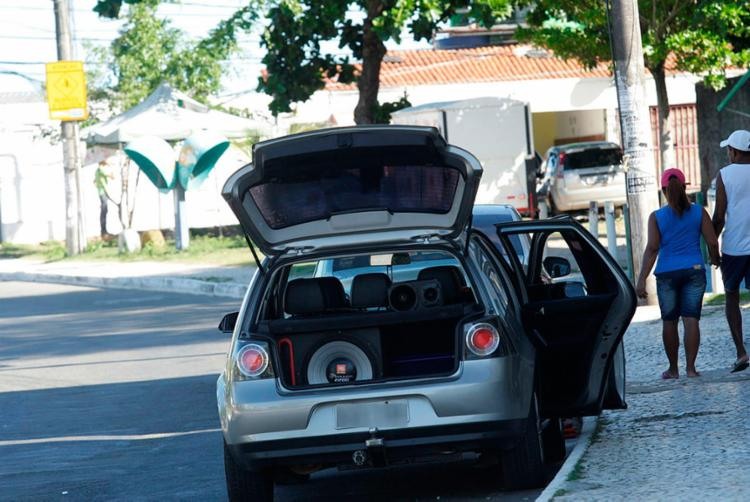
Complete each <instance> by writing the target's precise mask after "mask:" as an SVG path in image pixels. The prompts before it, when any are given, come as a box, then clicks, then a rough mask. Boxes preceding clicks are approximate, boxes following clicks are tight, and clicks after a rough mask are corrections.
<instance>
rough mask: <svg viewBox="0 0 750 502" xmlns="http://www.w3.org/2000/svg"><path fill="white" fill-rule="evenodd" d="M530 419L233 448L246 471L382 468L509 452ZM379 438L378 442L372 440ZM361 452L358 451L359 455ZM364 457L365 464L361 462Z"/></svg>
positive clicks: (244, 445) (354, 434) (286, 441)
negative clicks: (306, 467) (310, 467)
mask: <svg viewBox="0 0 750 502" xmlns="http://www.w3.org/2000/svg"><path fill="white" fill-rule="evenodd" d="M524 424H525V420H522V419H517V420H503V421H495V422H482V423H474V424H461V425H444V426H433V427H419V428H406V429H398V430H387V431H371V432H352V433H346V434H339V435H337V436H333V437H309V438H295V439H284V440H277V441H261V442H253V443H243V444H236V445H228V448H229V450H230V452H231V454H232V456H233V457H234V458H235V460H236V461H237V462H238V463H240V464H241V465H242V466H244V467H245V468H247V469H258V468H263V467H267V466H278V465H317V464H319V465H352V466H359V467H364V466H375V467H378V466H382V465H386V464H388V463H391V462H393V463H398V462H400V461H403V460H413V459H420V458H430V459H431V458H434V457H436V456H445V455H446V454H452V453H458V452H469V451H483V450H491V449H504V448H508V447H510V446H512V445H513V444H515V442H517V441H518V438H519V437H520V435H521V434H522V432H523V430H524V429H523V428H524ZM373 440H375V441H373ZM355 452H356V453H355ZM357 455H359V460H360V461H361V462H362V463H358V462H356V461H355V460H354V459H355V456H357Z"/></svg>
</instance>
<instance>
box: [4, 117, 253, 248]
mask: <svg viewBox="0 0 750 502" xmlns="http://www.w3.org/2000/svg"><path fill="white" fill-rule="evenodd" d="M47 113H48V111H47V104H46V103H45V102H32V103H19V104H0V221H1V224H2V227H1V230H2V235H1V236H2V239H3V241H5V242H13V243H18V244H23V243H27V244H33V243H38V242H43V241H47V240H64V239H65V189H64V177H63V166H62V145H61V144H60V143H55V144H53V143H51V142H50V140H49V139H45V138H42V137H40V131H41V128H42V127H44V128H47V129H48V130H50V131H55V132H56V131H59V127H60V126H59V122H55V121H50V120H49V119H48V118H47ZM84 153H85V147H83V146H82V148H81V155H82V156H83V155H84ZM248 161H249V158H248V156H247V155H246V154H245V153H244V152H242V151H240V150H238V149H235V148H233V147H232V148H230V149H229V150H227V152H226V153H225V154H224V156H222V158H221V159H220V160H219V162H218V164H217V165H216V167H215V168H214V169H213V171H212V172H211V174H210V175H209V176H208V178H207V179H206V181H205V182H204V184H203V185H202V186H201V187H200V188H198V189H196V190H194V191H188V192H187V196H186V198H187V203H188V223H189V225H190V226H191V227H195V228H198V227H212V226H217V225H234V224H236V223H237V219H236V218H235V217H234V214H232V212H231V211H230V210H229V206H228V205H227V204H226V202H225V201H224V199H223V198H222V197H221V193H220V191H221V187H222V186H223V184H224V181H225V180H226V179H227V178H228V177H229V176H230V175H231V174H232V173H233V172H234V171H236V170H237V169H239V168H240V167H241V166H242V165H244V164H245V163H247V162H248ZM97 165H98V164H97V163H96V162H95V163H91V164H88V165H83V166H82V168H81V171H80V183H81V188H82V197H83V214H84V224H85V228H86V235H87V237H89V238H91V237H96V236H98V235H99V196H98V193H97V190H96V187H95V185H94V173H95V171H96V167H97ZM113 171H114V174H115V175H118V174H119V169H114V170H113ZM118 187H119V184H118V183H116V182H113V183H111V188H112V190H111V193H112V195H113V196H114V197H115V198H119V195H120V194H119V188H118ZM107 226H108V230H109V232H110V233H118V232H119V231H120V230H121V226H120V223H119V219H118V217H117V208H116V206H115V205H114V204H111V203H110V204H109V213H108V225H107ZM133 227H134V228H136V229H138V230H146V229H154V228H164V229H166V228H174V204H173V201H172V194H171V193H168V194H162V193H160V192H159V191H158V190H157V189H156V188H155V187H154V186H153V185H152V184H151V182H150V181H149V180H148V178H146V177H145V176H141V177H140V182H139V185H138V191H137V195H136V203H135V212H134V218H133Z"/></svg>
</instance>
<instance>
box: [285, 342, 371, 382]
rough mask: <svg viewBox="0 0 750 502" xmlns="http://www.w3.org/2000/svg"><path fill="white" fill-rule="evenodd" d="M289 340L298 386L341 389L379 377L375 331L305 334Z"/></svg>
mask: <svg viewBox="0 0 750 502" xmlns="http://www.w3.org/2000/svg"><path fill="white" fill-rule="evenodd" d="M292 340H293V342H294V359H295V367H296V371H295V373H296V376H297V382H298V384H307V385H341V384H346V383H351V382H355V381H356V382H359V381H362V380H372V379H378V378H381V377H382V367H383V363H382V358H383V356H382V348H381V343H380V330H379V329H378V328H355V329H347V330H341V331H328V332H325V333H304V334H300V335H298V336H296V337H293V338H292Z"/></svg>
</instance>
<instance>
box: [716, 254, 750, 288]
mask: <svg viewBox="0 0 750 502" xmlns="http://www.w3.org/2000/svg"><path fill="white" fill-rule="evenodd" d="M721 278H722V280H723V281H724V290H725V291H729V292H730V293H731V292H734V291H738V290H739V289H740V284H741V283H742V280H743V279H744V280H745V289H750V256H732V255H728V254H723V255H722V256H721Z"/></svg>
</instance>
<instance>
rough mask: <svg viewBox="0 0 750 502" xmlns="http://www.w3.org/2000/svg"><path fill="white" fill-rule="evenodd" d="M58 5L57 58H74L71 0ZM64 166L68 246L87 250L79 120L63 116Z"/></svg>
mask: <svg viewBox="0 0 750 502" xmlns="http://www.w3.org/2000/svg"><path fill="white" fill-rule="evenodd" d="M52 1H53V4H54V8H55V34H56V37H57V59H58V60H59V61H70V60H72V59H73V50H72V46H71V41H70V18H69V17H68V12H69V11H68V1H67V0H52ZM61 129H62V144H63V169H64V173H65V175H64V179H65V249H66V251H67V252H68V254H69V255H75V254H78V253H80V252H81V251H83V248H84V247H85V244H83V243H84V242H85V241H84V235H82V233H83V228H81V225H80V223H81V218H80V216H79V212H80V211H81V207H80V205H79V204H80V197H79V193H80V187H79V186H78V184H77V179H78V158H79V157H78V145H77V138H78V124H77V123H76V122H74V121H66V120H63V121H62V124H61Z"/></svg>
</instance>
